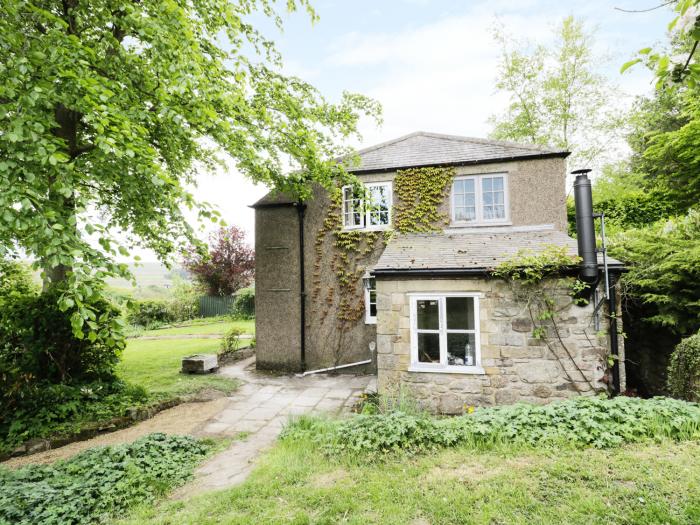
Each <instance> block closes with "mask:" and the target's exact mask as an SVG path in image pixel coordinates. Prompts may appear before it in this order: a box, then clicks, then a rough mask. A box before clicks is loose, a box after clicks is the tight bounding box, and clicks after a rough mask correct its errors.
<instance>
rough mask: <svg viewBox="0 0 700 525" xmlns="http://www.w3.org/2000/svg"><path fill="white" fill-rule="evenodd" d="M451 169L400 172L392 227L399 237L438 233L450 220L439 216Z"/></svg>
mask: <svg viewBox="0 0 700 525" xmlns="http://www.w3.org/2000/svg"><path fill="white" fill-rule="evenodd" d="M453 177H454V168H438V167H429V168H412V169H407V170H399V171H398V172H397V174H396V178H395V179H394V192H395V193H396V196H397V197H398V201H399V202H398V203H397V204H396V206H394V227H395V228H396V230H397V231H399V232H401V233H418V232H431V231H439V230H441V229H442V228H441V226H440V224H441V223H442V224H447V223H449V216H448V215H447V214H446V213H442V212H440V205H441V204H442V203H444V202H445V199H446V198H447V195H448V193H449V188H450V183H451V181H452V178H453Z"/></svg>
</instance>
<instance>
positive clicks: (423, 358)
mask: <svg viewBox="0 0 700 525" xmlns="http://www.w3.org/2000/svg"><path fill="white" fill-rule="evenodd" d="M418 361H419V362H421V363H439V362H440V334H420V333H419V334H418Z"/></svg>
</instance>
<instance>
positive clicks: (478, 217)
mask: <svg viewBox="0 0 700 525" xmlns="http://www.w3.org/2000/svg"><path fill="white" fill-rule="evenodd" d="M508 207H509V206H508V178H507V177H506V175H505V174H503V173H501V174H490V175H474V176H468V177H456V178H455V179H454V182H453V183H452V222H453V223H460V224H461V223H470V224H496V223H505V222H507V221H508V220H509V218H510V217H509V210H508Z"/></svg>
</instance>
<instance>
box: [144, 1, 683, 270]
mask: <svg viewBox="0 0 700 525" xmlns="http://www.w3.org/2000/svg"><path fill="white" fill-rule="evenodd" d="M312 3H313V5H314V8H315V9H316V11H317V13H318V15H319V16H320V20H319V21H318V22H316V23H315V24H312V23H311V21H310V19H309V17H308V16H307V15H306V14H305V13H295V14H292V15H291V16H287V17H286V18H285V27H284V31H283V33H280V32H279V31H277V30H276V29H274V28H273V27H272V26H271V25H270V24H269V23H267V21H266V20H263V19H262V18H260V19H258V20H257V22H259V23H260V24H261V27H263V30H264V31H265V33H266V36H268V37H270V38H272V39H273V40H275V41H276V42H277V44H278V49H279V50H280V51H281V53H282V56H283V59H284V63H285V72H286V73H288V74H293V75H296V76H299V77H301V78H303V79H304V80H306V81H307V82H310V83H311V84H313V85H315V86H316V87H317V88H318V89H319V90H320V91H321V93H322V94H323V95H324V96H325V97H327V98H328V99H330V100H332V101H333V100H338V98H339V96H340V94H341V93H342V92H343V91H344V90H346V91H351V92H357V93H362V94H364V95H367V96H370V97H372V98H374V99H376V100H378V101H379V102H380V103H381V105H382V107H383V121H384V122H383V125H382V126H381V127H377V125H376V124H375V123H373V122H369V121H363V122H361V125H360V131H361V133H362V136H363V140H362V141H361V142H354V143H351V144H350V145H352V146H354V147H366V146H371V145H373V144H376V143H378V142H383V141H385V140H390V139H393V138H396V137H399V136H401V135H405V134H408V133H411V132H414V131H418V130H422V131H433V132H438V133H448V134H455V135H465V136H474V137H485V136H487V134H488V132H489V131H490V126H489V124H488V118H489V117H490V116H491V115H493V114H494V113H499V112H500V111H502V110H503V109H504V108H505V106H506V103H507V98H506V97H505V96H504V95H503V94H498V93H495V90H494V86H495V78H496V68H497V64H498V54H499V52H498V48H497V46H496V44H495V42H494V40H493V37H492V30H493V27H494V24H496V23H502V24H503V25H504V26H505V27H506V28H507V29H508V30H510V31H512V33H513V35H514V36H516V37H518V38H527V39H531V40H533V41H536V42H538V43H544V44H546V43H547V42H548V40H551V38H552V35H551V33H552V29H553V28H554V26H555V25H556V24H557V23H559V22H560V21H561V19H562V18H563V17H565V16H568V15H574V16H576V17H578V18H581V19H583V20H584V21H585V22H586V24H587V26H588V27H589V28H594V29H595V31H596V46H597V48H598V49H597V50H596V51H597V52H599V53H601V54H604V55H607V56H608V57H609V62H608V63H606V64H604V65H603V66H602V68H601V72H602V73H604V74H605V75H606V76H607V77H608V78H609V79H611V81H612V82H614V83H615V84H617V85H618V86H619V87H620V89H621V90H622V91H623V92H625V93H627V94H628V95H630V96H633V95H639V94H645V93H649V92H650V91H651V90H652V83H651V75H650V73H649V72H647V71H646V70H645V69H644V68H642V67H637V68H633V70H632V71H631V73H630V72H629V71H628V72H627V73H626V74H624V75H620V73H619V69H620V66H621V65H622V64H623V63H624V62H626V61H628V60H629V59H630V58H632V56H633V55H634V54H635V53H636V51H637V50H638V49H640V48H643V47H646V46H648V45H653V44H654V43H660V42H664V41H665V39H666V38H665V28H666V25H667V23H668V22H669V21H670V19H671V18H672V15H671V13H670V12H669V11H668V10H665V9H659V10H655V11H651V12H647V13H625V12H622V11H620V10H618V9H616V8H621V9H627V10H641V9H645V8H649V7H653V6H654V5H657V3H658V2H657V1H656V0H610V1H606V0H586V1H579V0H559V1H550V0H515V1H506V0H483V1H482V0H452V1H446V0H445V1H443V0H381V1H380V0H375V1H371V0H315V1H314V0H312ZM198 179H199V180H198V187H197V189H195V195H196V196H197V197H198V198H199V199H201V200H206V201H208V202H211V203H213V204H215V205H216V206H217V207H218V208H219V210H220V211H221V213H222V216H223V218H224V219H225V220H226V222H227V223H228V224H233V225H237V226H240V227H242V228H243V229H245V231H246V232H247V235H248V240H249V241H250V242H251V243H252V242H253V240H254V214H253V211H252V209H250V208H249V206H250V205H251V204H253V203H254V202H255V201H256V200H257V199H259V198H260V197H262V196H263V195H264V194H265V193H266V192H267V189H266V188H265V187H264V186H254V185H253V184H252V183H250V182H249V181H248V180H246V179H245V178H244V177H243V176H241V175H240V174H239V173H237V172H236V169H235V166H234V165H233V163H232V162H228V163H227V167H226V168H225V169H223V170H221V171H220V172H219V173H217V174H216V175H213V174H205V173H202V174H200V176H199V178H198ZM141 256H142V258H143V259H144V260H153V259H154V257H153V256H152V255H150V254H149V253H148V252H142V253H141Z"/></svg>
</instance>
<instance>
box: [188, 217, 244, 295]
mask: <svg viewBox="0 0 700 525" xmlns="http://www.w3.org/2000/svg"><path fill="white" fill-rule="evenodd" d="M183 264H184V266H185V268H186V269H187V270H188V271H189V272H190V273H191V274H192V275H193V276H194V278H195V280H196V281H197V282H198V283H199V284H200V285H201V286H202V287H203V288H205V289H206V291H207V293H208V294H209V295H232V294H234V293H236V292H237V291H238V290H240V289H241V288H244V287H246V286H248V285H249V284H250V283H251V282H252V281H253V279H254V278H255V251H254V250H253V249H252V248H251V247H250V246H248V244H246V242H245V232H244V231H243V230H242V229H240V228H237V227H236V226H230V227H228V228H221V229H219V230H218V231H216V232H215V233H213V234H212V235H211V237H210V248H209V252H208V253H202V252H201V250H200V249H198V247H197V246H193V247H192V248H191V249H190V251H189V253H188V254H186V255H185V257H184V261H183Z"/></svg>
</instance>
